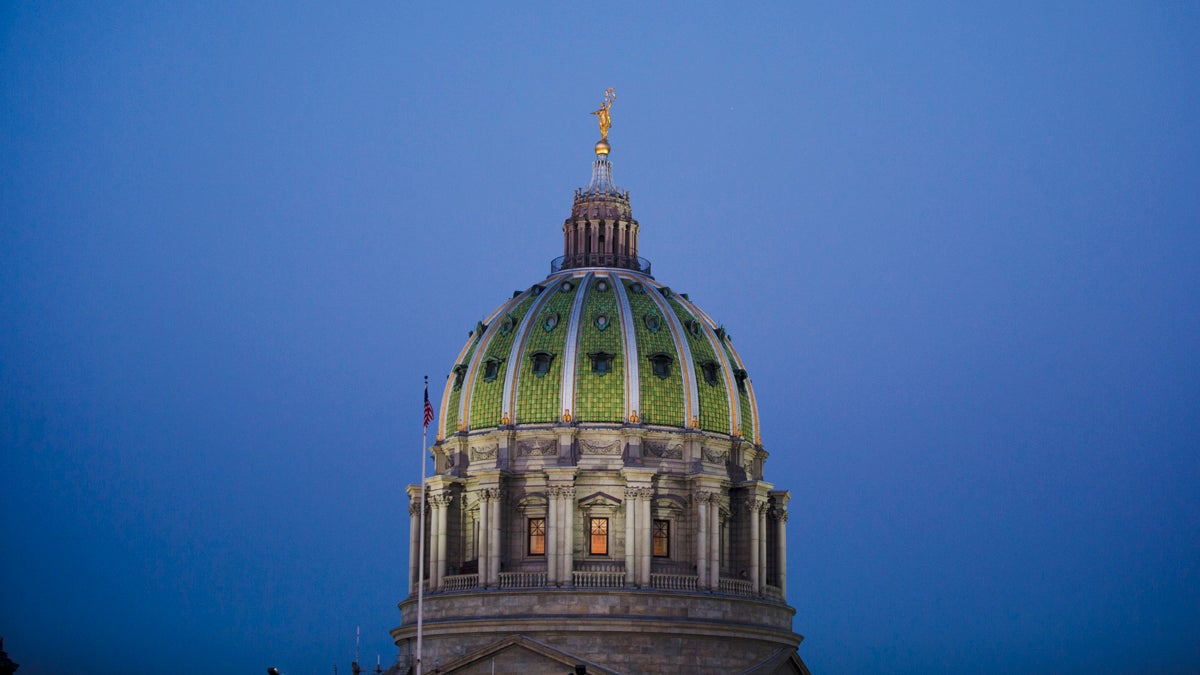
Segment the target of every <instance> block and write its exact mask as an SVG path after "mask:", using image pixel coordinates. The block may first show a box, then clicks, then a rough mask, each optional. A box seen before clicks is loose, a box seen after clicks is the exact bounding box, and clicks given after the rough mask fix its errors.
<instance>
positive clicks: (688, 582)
mask: <svg viewBox="0 0 1200 675" xmlns="http://www.w3.org/2000/svg"><path fill="white" fill-rule="evenodd" d="M698 579H699V577H697V576H696V575H694V574H651V575H650V587H651V588H657V589H660V590H664V591H694V590H696V583H697V581H698Z"/></svg>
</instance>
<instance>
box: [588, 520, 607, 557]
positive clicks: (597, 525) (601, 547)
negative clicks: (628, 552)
mask: <svg viewBox="0 0 1200 675" xmlns="http://www.w3.org/2000/svg"><path fill="white" fill-rule="evenodd" d="M591 531H592V539H591V546H590V547H589V549H588V552H589V553H591V554H592V555H608V518H592V522H591Z"/></svg>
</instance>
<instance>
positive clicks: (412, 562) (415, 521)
mask: <svg viewBox="0 0 1200 675" xmlns="http://www.w3.org/2000/svg"><path fill="white" fill-rule="evenodd" d="M408 496H409V499H412V500H413V501H415V502H416V503H415V504H412V503H410V504H409V505H408V528H409V530H408V594H409V595H413V594H415V593H416V592H417V584H419V583H421V576H420V575H421V568H420V563H421V560H420V550H421V503H420V501H421V488H420V487H418V488H417V494H416V497H415V499H414V498H413V494H412V492H409V493H408Z"/></svg>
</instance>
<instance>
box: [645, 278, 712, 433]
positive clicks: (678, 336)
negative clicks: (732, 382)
mask: <svg viewBox="0 0 1200 675" xmlns="http://www.w3.org/2000/svg"><path fill="white" fill-rule="evenodd" d="M647 290H653V291H654V292H653V293H647V294H646V295H649V296H651V300H652V301H653V302H654V304H655V306H656V307H658V311H659V312H660V313H661V314H662V315H663V317H664V318H666V320H667V323H668V324H670V326H671V338H672V339H673V340H674V341H675V352H676V353H677V354H679V374H680V376H681V378H682V380H683V394H684V399H683V409H684V413H685V417H684V418H683V427H684V428H685V429H690V428H692V427H697V426H699V420H700V401H699V396H700V394H699V392H697V391H696V373H695V368H694V364H695V359H693V358H692V348H691V346H690V345H688V341H687V338H686V337H685V336H684V333H683V330H684V329H683V324H682V323H680V322H679V317H678V316H676V315H675V311H674V310H673V309H672V308H671V305H670V303H669V302H667V299H666V298H664V297H663V295H662V287H660V286H651V287H650V288H649V289H647ZM693 422H696V423H695V424H693Z"/></svg>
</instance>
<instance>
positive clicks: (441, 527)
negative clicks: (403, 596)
mask: <svg viewBox="0 0 1200 675" xmlns="http://www.w3.org/2000/svg"><path fill="white" fill-rule="evenodd" d="M451 499H452V497H451V496H450V495H438V496H437V498H436V500H437V501H436V504H437V505H436V506H435V507H434V512H435V513H437V516H438V523H437V557H438V561H437V567H436V568H435V569H436V570H437V587H438V590H441V589H442V583H443V580H444V579H445V577H446V542H447V540H448V539H449V537H448V536H447V534H446V529H447V527H446V526H447V524H448V523H449V517H448V516H449V514H448V513H447V510H448V507H449V506H450V500H451Z"/></svg>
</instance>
